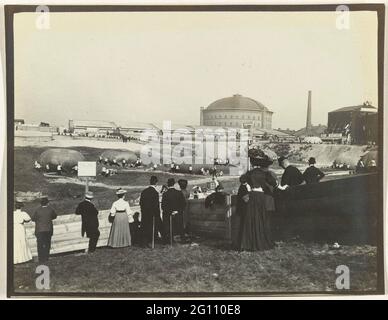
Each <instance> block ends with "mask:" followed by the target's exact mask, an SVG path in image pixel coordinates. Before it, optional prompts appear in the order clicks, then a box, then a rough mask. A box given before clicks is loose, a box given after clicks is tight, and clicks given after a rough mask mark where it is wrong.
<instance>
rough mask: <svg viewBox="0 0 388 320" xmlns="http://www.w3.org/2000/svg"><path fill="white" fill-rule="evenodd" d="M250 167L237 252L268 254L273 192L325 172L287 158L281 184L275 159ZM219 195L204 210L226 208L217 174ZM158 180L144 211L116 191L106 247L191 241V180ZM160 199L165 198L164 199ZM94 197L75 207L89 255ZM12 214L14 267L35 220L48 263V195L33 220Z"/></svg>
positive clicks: (257, 159)
mask: <svg viewBox="0 0 388 320" xmlns="http://www.w3.org/2000/svg"><path fill="white" fill-rule="evenodd" d="M250 161H251V169H250V170H249V171H248V172H247V173H246V174H244V175H242V176H241V177H240V186H239V189H238V193H237V202H236V212H237V214H238V215H239V217H240V227H239V234H238V244H237V249H239V250H247V251H257V250H259V251H260V250H267V249H271V248H273V246H274V243H273V240H272V237H271V227H270V219H271V216H272V214H273V212H274V211H275V201H274V193H275V191H276V190H279V191H280V192H282V191H285V190H287V189H288V188H290V187H293V186H296V185H300V184H302V183H307V184H311V183H318V182H319V181H320V180H321V179H322V178H323V177H324V176H325V174H324V173H323V172H322V171H321V170H320V169H318V168H317V167H316V166H315V165H316V160H315V158H312V157H311V158H310V159H309V160H308V164H309V167H308V168H307V169H306V170H305V171H304V172H303V173H302V172H301V171H299V169H298V168H297V167H295V166H293V165H291V164H290V161H289V160H288V158H287V157H280V158H279V159H278V163H279V166H280V167H281V168H283V169H284V172H283V174H282V177H281V179H280V181H279V180H278V178H277V176H276V175H275V173H274V172H273V171H272V170H271V169H270V166H271V165H272V164H273V160H272V159H270V158H269V157H268V156H267V155H265V154H264V153H260V152H259V153H258V154H257V155H256V156H252V157H250ZM213 182H214V184H215V192H214V193H212V194H211V195H210V196H208V197H207V198H206V199H205V207H206V208H209V207H213V206H215V205H221V206H223V205H225V204H226V203H225V199H226V193H225V192H224V188H223V186H222V184H220V183H219V182H218V180H217V179H216V176H213ZM157 184H158V178H157V177H156V176H154V175H153V176H151V178H150V184H149V186H148V187H147V188H146V189H144V190H143V191H142V192H141V195H140V201H139V204H140V212H134V210H133V209H132V208H131V207H130V205H129V203H128V201H126V200H125V197H126V193H127V192H126V190H124V189H122V188H120V189H118V190H117V191H116V195H117V200H116V201H115V202H113V204H112V206H111V209H110V213H109V217H108V219H109V222H110V223H111V230H110V234H109V238H108V241H107V246H109V247H112V248H123V247H127V246H131V245H139V246H143V247H154V245H155V243H162V244H170V245H171V244H172V243H173V242H175V241H178V242H184V241H187V240H188V235H187V231H188V217H187V200H188V199H189V197H190V193H189V192H188V190H187V185H188V181H187V180H185V179H181V180H179V181H178V185H179V190H178V189H177V188H175V186H176V181H175V179H174V178H169V179H168V180H167V184H166V185H163V186H162V189H161V191H160V192H159V191H158V188H157ZM193 192H194V198H196V197H195V195H196V196H197V198H201V197H200V194H201V193H202V191H201V190H200V187H197V186H196V187H194V188H193ZM160 197H161V199H160ZM93 199H94V194H93V193H92V192H87V193H86V194H85V197H84V200H83V201H82V202H81V203H79V205H78V206H77V208H76V209H75V214H76V215H80V216H81V221H82V227H81V236H82V237H83V236H85V235H86V237H88V238H89V246H88V249H87V253H93V252H94V251H95V250H96V246H97V243H98V240H99V237H100V232H99V220H98V214H99V211H98V209H97V208H96V206H95V204H94V203H93ZM15 207H16V210H15V213H14V225H15V232H14V235H15V239H14V243H15V246H14V257H15V263H20V262H24V261H28V260H30V259H31V252H30V250H29V248H28V245H27V241H26V238H25V231H24V227H23V224H24V223H27V222H29V221H30V220H32V221H34V222H35V235H36V238H37V248H38V258H39V261H40V262H45V261H47V259H48V257H49V252H50V247H51V237H52V235H53V223H52V221H53V220H54V219H55V218H56V217H57V215H56V213H55V211H54V209H53V208H51V206H50V205H49V201H48V198H47V197H43V198H42V199H41V205H40V207H39V208H38V209H37V210H36V211H35V212H34V213H33V214H32V215H31V217H30V216H29V215H28V214H27V213H25V212H24V211H22V207H23V204H22V203H21V202H20V201H17V202H16V205H15Z"/></svg>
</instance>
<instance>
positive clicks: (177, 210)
mask: <svg viewBox="0 0 388 320" xmlns="http://www.w3.org/2000/svg"><path fill="white" fill-rule="evenodd" d="M174 185H175V179H174V178H170V179H168V181H167V187H168V190H167V191H166V192H165V193H163V197H162V210H163V242H164V243H165V244H168V243H170V241H171V240H172V239H171V238H170V217H171V216H172V217H173V223H172V225H173V230H172V233H173V236H174V235H179V236H180V237H181V238H182V237H184V230H183V211H184V210H185V206H186V200H185V197H184V195H183V194H182V192H181V191H179V190H177V189H175V188H174Z"/></svg>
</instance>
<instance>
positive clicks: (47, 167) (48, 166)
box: [46, 163, 50, 172]
mask: <svg viewBox="0 0 388 320" xmlns="http://www.w3.org/2000/svg"><path fill="white" fill-rule="evenodd" d="M46 171H47V172H50V165H49V164H48V163H47V164H46Z"/></svg>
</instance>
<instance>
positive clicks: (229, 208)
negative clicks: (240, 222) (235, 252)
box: [226, 194, 232, 241]
mask: <svg viewBox="0 0 388 320" xmlns="http://www.w3.org/2000/svg"><path fill="white" fill-rule="evenodd" d="M226 205H227V211H226V240H228V241H232V196H231V195H230V194H228V195H227V197H226Z"/></svg>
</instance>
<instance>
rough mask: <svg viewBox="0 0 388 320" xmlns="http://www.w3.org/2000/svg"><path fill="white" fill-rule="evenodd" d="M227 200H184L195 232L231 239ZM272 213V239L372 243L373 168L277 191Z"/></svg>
mask: <svg viewBox="0 0 388 320" xmlns="http://www.w3.org/2000/svg"><path fill="white" fill-rule="evenodd" d="M229 199H230V200H229V203H230V205H229V206H224V207H217V208H213V209H206V208H205V207H204V200H190V201H189V207H188V208H189V221H190V225H191V230H192V231H193V232H194V233H197V234H202V235H206V236H209V237H216V238H220V239H225V240H228V241H232V242H235V239H236V237H237V232H238V231H237V230H238V226H239V217H238V216H236V214H235V207H234V203H235V196H232V197H230V198H229ZM276 206H277V211H276V213H275V214H274V215H273V217H272V232H273V237H274V238H275V239H276V240H286V241H287V240H289V239H293V238H299V239H301V240H304V241H314V242H322V243H333V242H338V243H341V244H375V243H376V234H377V221H378V219H377V218H378V210H379V197H378V176H377V173H370V174H362V175H351V176H349V177H345V178H341V179H336V180H330V181H322V182H320V183H318V184H309V185H300V186H297V187H294V188H291V189H289V190H288V191H285V192H280V191H279V192H278V193H277V194H276Z"/></svg>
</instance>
